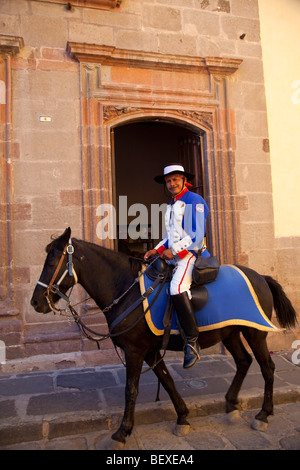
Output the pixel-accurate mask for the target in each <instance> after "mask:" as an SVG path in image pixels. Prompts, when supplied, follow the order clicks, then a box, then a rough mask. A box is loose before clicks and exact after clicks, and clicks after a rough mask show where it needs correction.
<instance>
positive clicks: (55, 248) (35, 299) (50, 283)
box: [31, 227, 76, 313]
mask: <svg viewBox="0 0 300 470" xmlns="http://www.w3.org/2000/svg"><path fill="white" fill-rule="evenodd" d="M70 237H71V229H70V227H69V228H67V229H66V230H65V231H64V233H63V234H62V235H61V236H60V237H58V238H56V239H55V240H53V241H52V242H51V243H49V245H48V246H47V247H46V253H47V257H46V260H45V263H44V267H43V270H42V273H41V276H40V279H39V281H38V283H37V285H36V287H35V289H34V292H33V295H32V298H31V305H32V306H33V307H34V309H35V310H36V311H37V312H40V313H48V312H50V311H51V308H50V306H49V303H48V301H47V297H48V300H50V301H51V304H52V305H54V304H55V303H56V302H58V300H59V299H60V298H61V296H60V295H59V294H58V293H56V288H59V292H61V293H62V294H65V293H66V292H67V291H68V289H70V287H72V286H73V285H74V283H75V282H76V274H75V271H74V270H73V272H72V274H71V273H69V270H68V261H69V260H68V258H69V259H70V255H69V254H68V253H67V251H71V250H70V249H69V247H68V245H69V240H70ZM67 247H68V250H67ZM72 269H73V268H72ZM70 274H71V275H70ZM74 274H75V276H74Z"/></svg>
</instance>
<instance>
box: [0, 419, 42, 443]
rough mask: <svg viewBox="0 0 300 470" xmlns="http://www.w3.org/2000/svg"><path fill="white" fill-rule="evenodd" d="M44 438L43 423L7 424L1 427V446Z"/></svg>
mask: <svg viewBox="0 0 300 470" xmlns="http://www.w3.org/2000/svg"><path fill="white" fill-rule="evenodd" d="M41 439H43V433H42V423H31V424H20V425H19V426H18V427H16V426H11V427H10V426H6V427H3V428H2V429H0V446H5V445H7V444H16V443H18V442H29V441H39V440H41Z"/></svg>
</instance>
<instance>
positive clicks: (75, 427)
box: [0, 387, 300, 449]
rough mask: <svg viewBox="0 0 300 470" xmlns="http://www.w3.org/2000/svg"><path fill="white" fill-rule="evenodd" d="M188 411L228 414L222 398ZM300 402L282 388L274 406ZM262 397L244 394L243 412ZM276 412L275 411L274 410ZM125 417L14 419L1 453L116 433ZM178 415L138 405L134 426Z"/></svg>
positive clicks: (3, 432) (3, 434)
mask: <svg viewBox="0 0 300 470" xmlns="http://www.w3.org/2000/svg"><path fill="white" fill-rule="evenodd" d="M185 401H186V404H187V406H188V408H189V411H190V413H189V417H190V418H194V417H201V416H208V415H214V414H223V413H224V412H225V400H224V396H223V395H222V394H215V395H203V396H201V397H200V398H199V396H192V397H188V398H186V399H185ZM297 401H300V390H294V389H291V388H290V387H282V388H280V389H279V390H275V391H274V404H275V406H276V405H279V404H287V403H294V402H297ZM261 403H262V397H261V396H260V397H259V396H257V394H256V392H255V391H251V392H249V393H248V392H247V393H244V394H241V396H240V409H241V410H243V411H245V410H251V409H259V408H260V407H261ZM275 412H276V410H275ZM122 416H123V408H121V407H115V408H111V409H107V410H102V411H100V412H96V413H95V412H78V413H76V416H75V414H74V412H72V413H66V414H65V415H64V416H63V417H61V416H60V417H57V416H51V415H48V416H44V417H42V418H37V417H33V418H30V419H27V420H24V421H23V422H22V423H21V424H20V422H19V418H13V419H11V422H10V424H9V425H3V426H0V449H5V447H6V446H9V445H14V444H20V443H22V442H33V441H40V440H46V441H48V440H51V439H55V438H62V437H67V436H74V435H78V434H85V433H86V434H87V433H91V432H98V431H99V432H100V431H112V432H113V430H115V429H117V427H118V425H119V423H120V421H121V419H122ZM173 420H174V423H175V420H176V414H175V411H174V407H173V404H172V403H171V402H169V401H160V402H153V403H147V404H144V405H142V404H138V405H137V406H136V412H135V424H136V425H142V424H154V423H159V422H161V421H173Z"/></svg>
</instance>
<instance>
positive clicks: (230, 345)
mask: <svg viewBox="0 0 300 470" xmlns="http://www.w3.org/2000/svg"><path fill="white" fill-rule="evenodd" d="M223 344H224V345H225V347H226V348H227V349H228V351H229V352H230V354H231V355H232V357H233V359H234V361H235V364H236V368H237V370H236V374H235V376H234V378H233V381H232V383H231V385H230V387H229V389H228V392H227V393H226V396H225V398H226V413H229V416H230V417H231V419H233V418H234V417H235V416H236V415H237V414H238V408H237V406H236V405H237V404H238V394H239V391H240V389H241V386H242V383H243V381H244V378H245V377H246V374H247V372H248V369H249V367H250V365H251V362H252V358H251V356H250V354H249V353H248V352H247V351H246V349H245V347H244V345H243V343H242V341H241V338H240V331H239V330H238V329H236V330H234V331H233V332H232V333H231V335H230V336H228V337H227V338H226V339H224V340H223Z"/></svg>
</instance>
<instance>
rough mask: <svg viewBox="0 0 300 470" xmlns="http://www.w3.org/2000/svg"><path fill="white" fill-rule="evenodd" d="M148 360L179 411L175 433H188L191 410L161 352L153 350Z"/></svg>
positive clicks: (181, 434) (180, 434)
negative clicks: (176, 385)
mask: <svg viewBox="0 0 300 470" xmlns="http://www.w3.org/2000/svg"><path fill="white" fill-rule="evenodd" d="M145 360H146V362H147V363H148V364H149V366H151V367H153V366H155V367H154V368H153V371H154V373H155V374H156V376H157V377H158V379H159V380H160V382H161V384H162V385H163V387H164V389H165V390H166V391H167V392H168V394H169V396H170V398H171V400H172V402H173V405H174V408H175V410H176V413H177V424H176V427H175V429H174V434H176V435H177V436H183V435H186V434H187V433H188V432H189V431H190V424H189V422H188V421H187V419H186V418H187V415H188V413H189V410H188V409H187V406H186V404H185V402H184V400H183V398H182V397H181V395H180V394H179V393H178V391H177V389H176V387H175V384H174V381H173V379H172V377H171V375H170V373H169V371H168V369H167V367H166V365H165V363H164V361H163V360H162V357H161V354H160V352H159V351H156V352H152V353H150V354H148V355H147V356H146V357H145Z"/></svg>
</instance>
